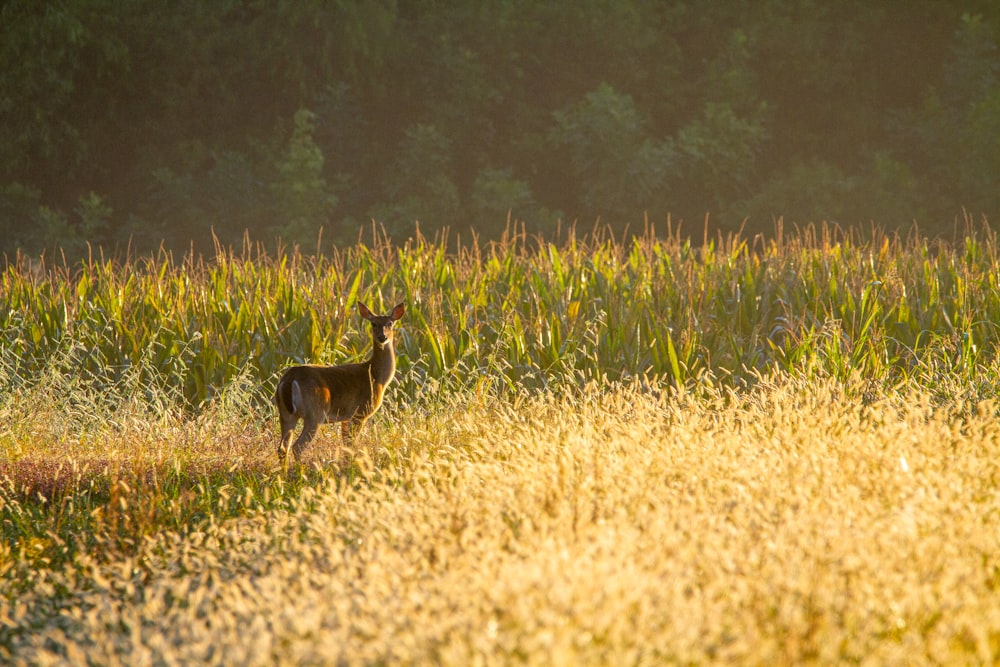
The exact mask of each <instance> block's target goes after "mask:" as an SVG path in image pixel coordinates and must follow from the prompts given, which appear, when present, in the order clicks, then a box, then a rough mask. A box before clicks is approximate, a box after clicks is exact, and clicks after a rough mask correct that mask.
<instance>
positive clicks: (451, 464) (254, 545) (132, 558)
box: [0, 376, 1000, 665]
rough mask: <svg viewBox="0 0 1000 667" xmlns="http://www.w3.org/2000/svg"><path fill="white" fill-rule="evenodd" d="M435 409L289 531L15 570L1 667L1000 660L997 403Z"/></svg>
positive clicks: (665, 402) (330, 476) (412, 419)
mask: <svg viewBox="0 0 1000 667" xmlns="http://www.w3.org/2000/svg"><path fill="white" fill-rule="evenodd" d="M955 389H956V390H957V389H958V388H957V387H955ZM852 395H853V396H855V398H852ZM424 407H425V408H426V409H420V408H419V407H414V408H409V409H403V410H401V411H398V412H396V413H395V414H394V418H393V420H392V421H391V422H390V421H388V420H386V421H379V422H377V423H376V424H374V425H373V428H372V429H371V431H370V432H368V433H367V437H366V438H364V441H363V443H361V444H360V445H359V446H360V449H359V450H358V451H357V452H355V453H354V454H353V456H352V458H351V463H350V464H346V465H347V467H344V465H345V464H338V465H335V466H333V467H330V466H329V465H326V464H324V463H323V458H324V455H323V454H322V453H318V452H314V463H317V465H318V467H317V468H314V470H315V471H316V472H315V476H314V477H313V478H312V480H311V482H310V483H309V484H308V485H306V486H303V487H301V488H300V489H299V490H298V492H297V493H296V494H291V495H288V496H286V500H285V502H283V503H281V504H280V505H274V506H271V507H264V506H260V505H257V506H248V507H246V508H245V510H244V511H242V512H239V513H237V514H238V515H234V514H233V513H231V512H226V511H219V510H216V509H209V508H206V511H209V512H211V513H212V514H213V517H212V518H211V520H208V521H203V522H201V523H199V524H197V526H196V527H193V528H192V529H190V530H181V529H178V528H177V527H161V529H160V530H156V531H150V532H148V533H146V534H144V535H143V536H142V541H141V543H140V544H139V545H138V546H137V548H136V549H135V550H134V551H131V552H121V551H117V552H115V553H113V554H111V555H102V554H100V552H96V553H95V552H94V551H91V552H84V551H81V552H77V553H76V554H75V555H74V556H73V557H72V558H70V559H67V560H65V561H64V562H62V563H61V564H60V565H59V566H58V567H46V566H44V564H39V563H37V562H35V563H28V564H26V563H25V562H24V561H16V562H15V563H14V564H13V565H11V564H10V561H9V560H8V561H7V565H6V567H7V569H8V571H7V574H6V578H5V580H4V581H5V582H6V583H5V584H4V586H5V587H6V588H7V589H8V591H10V590H11V589H16V590H17V594H16V595H14V596H13V597H11V596H9V595H8V596H0V623H3V624H4V625H3V628H4V629H3V630H0V641H2V643H0V651H7V652H9V654H8V657H11V656H13V657H15V658H16V659H18V660H23V661H25V662H34V661H45V660H46V659H47V658H46V657H45V656H49V657H50V658H56V657H57V656H61V657H59V659H60V660H62V659H68V660H69V661H71V662H72V661H77V660H79V661H82V660H83V657H82V656H87V659H88V660H90V661H92V662H96V663H109V662H114V661H115V660H122V661H125V662H128V663H140V662H148V661H151V662H179V663H206V662H207V663H219V664H223V663H224V664H272V663H281V664H301V663H311V664H316V663H321V664H322V663H325V664H330V663H341V662H345V663H363V664H371V663H387V662H388V663H400V662H402V663H411V662H415V663H428V662H438V663H444V664H456V665H458V664H462V665H465V664H474V663H475V662H477V661H484V662H486V663H501V664H507V663H527V664H637V663H638V664H644V663H655V664H662V663H663V662H667V663H672V662H678V663H717V662H732V661H736V662H740V663H753V664H762V663H767V664H777V663H782V664H788V663H801V662H817V663H821V664H840V663H843V662H872V663H877V664H922V663H947V664H954V663H955V662H959V663H962V662H978V663H989V662H991V661H992V660H993V659H994V658H995V657H996V656H997V655H998V653H1000V597H998V596H997V595H996V591H997V587H998V586H1000V496H998V494H997V490H996V489H997V483H998V481H1000V463H998V462H1000V426H998V424H997V422H996V419H995V412H996V408H995V404H994V403H992V402H985V403H982V402H976V401H974V400H968V399H959V400H956V401H954V402H952V403H950V404H948V405H944V406H938V405H936V404H935V400H934V399H933V398H932V397H931V396H930V395H928V394H927V393H926V392H924V391H922V390H921V389H919V388H918V387H907V388H905V389H903V390H902V391H900V392H899V393H895V394H892V395H889V396H878V397H872V396H868V397H867V398H864V392H863V391H862V390H861V388H860V387H859V388H856V389H855V390H853V391H852V390H850V388H848V390H845V388H844V387H843V386H842V385H841V384H840V383H839V382H837V381H835V380H832V379H831V380H827V381H817V380H810V381H806V380H802V379H793V378H789V377H786V376H777V377H770V378H763V379H761V381H760V382H758V383H757V386H756V388H755V389H753V390H750V391H747V392H745V393H733V392H730V391H728V390H720V389H715V390H705V389H703V390H702V391H700V392H698V393H697V395H696V394H692V393H681V394H676V393H674V392H672V391H669V390H668V391H661V392H651V391H650V390H649V388H648V387H643V386H641V385H634V386H633V385H628V386H615V387H600V386H597V385H589V386H587V387H584V388H581V389H580V390H579V391H577V392H575V393H574V394H572V395H570V394H563V395H556V394H553V393H548V392H545V393H542V394H539V395H535V396H527V395H525V396H523V397H522V398H520V399H519V400H517V401H515V402H514V403H513V404H511V403H505V402H499V401H494V400H485V401H482V400H476V399H475V398H473V397H469V396H464V397H463V396H459V395H454V396H453V397H452V398H450V399H448V400H445V401H440V402H438V403H437V404H436V405H435V406H424ZM217 447H218V445H214V444H212V443H211V442H206V448H208V449H213V450H215V451H218V450H217V449H216V448H217ZM199 492H202V493H203V492H204V491H200V490H199ZM220 496H221V494H220V493H219V492H218V490H216V492H215V493H214V495H213V500H212V503H211V505H210V507H212V508H214V507H216V506H217V504H220V503H221V498H220ZM6 501H7V502H10V499H9V498H7V499H6ZM15 502H17V501H15ZM221 504H222V505H224V503H221ZM11 568H12V569H11ZM15 572H16V574H17V576H16V577H15V576H12V574H13V573H15Z"/></svg>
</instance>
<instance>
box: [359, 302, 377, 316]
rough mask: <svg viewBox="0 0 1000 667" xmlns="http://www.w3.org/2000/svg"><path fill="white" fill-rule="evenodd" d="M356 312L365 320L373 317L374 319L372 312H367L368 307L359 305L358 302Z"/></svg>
mask: <svg viewBox="0 0 1000 667" xmlns="http://www.w3.org/2000/svg"><path fill="white" fill-rule="evenodd" d="M358 312H359V313H361V317H363V318H365V319H366V320H370V319H372V318H373V317H375V316H374V315H372V311H370V310H368V306H366V305H365V304H363V303H361V302H360V301H358Z"/></svg>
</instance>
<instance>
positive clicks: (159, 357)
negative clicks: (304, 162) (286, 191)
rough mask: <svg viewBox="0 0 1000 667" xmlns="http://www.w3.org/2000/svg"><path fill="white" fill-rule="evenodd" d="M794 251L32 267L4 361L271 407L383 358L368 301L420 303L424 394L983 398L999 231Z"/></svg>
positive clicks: (243, 258) (998, 314)
mask: <svg viewBox="0 0 1000 667" xmlns="http://www.w3.org/2000/svg"><path fill="white" fill-rule="evenodd" d="M777 233H778V235H779V237H780V240H774V241H765V240H764V239H763V238H761V237H755V238H753V239H744V238H742V237H740V236H739V235H729V236H727V237H721V236H720V237H719V238H717V239H706V243H705V245H703V246H702V247H695V246H693V245H692V244H691V242H690V240H688V239H686V238H685V237H682V236H681V235H680V234H679V233H678V232H677V231H670V232H668V234H666V235H663V236H658V235H656V234H655V233H654V232H653V231H652V230H651V229H650V230H649V231H648V232H647V233H646V234H645V235H642V236H637V237H632V238H631V239H629V240H627V241H616V240H614V239H613V237H611V236H610V235H608V234H607V233H606V232H602V231H597V232H596V233H595V234H594V235H591V236H589V237H586V238H583V239H578V238H577V237H576V235H575V232H574V231H570V233H569V234H568V236H567V237H566V238H565V239H564V240H563V241H562V242H560V243H555V242H552V241H545V240H542V239H540V238H531V237H528V236H526V235H523V234H520V233H516V230H514V229H512V230H510V232H509V235H508V237H507V240H506V241H505V242H503V243H502V244H501V243H495V242H494V243H488V244H481V243H480V242H479V241H477V240H473V241H470V242H465V243H462V244H458V245H457V247H454V245H453V244H450V243H449V242H448V239H447V237H444V236H439V237H438V239H437V240H433V241H432V240H429V239H426V238H424V237H422V236H419V235H418V236H417V237H416V238H415V239H411V240H409V241H407V242H406V243H405V244H403V245H399V246H397V245H393V244H392V243H391V242H389V241H387V240H385V239H382V240H379V239H376V242H375V243H374V244H373V245H371V246H369V245H366V244H364V243H358V244H356V245H355V246H352V247H348V248H343V249H336V248H334V249H333V250H332V252H331V253H330V254H318V255H313V256H308V255H303V254H300V252H299V251H298V250H295V249H292V250H291V251H288V252H286V251H279V253H278V254H277V256H275V257H273V258H272V257H270V256H268V255H267V254H266V253H265V251H264V250H263V248H262V247H261V246H253V245H252V244H251V243H250V242H249V240H247V241H246V243H245V245H244V249H243V251H242V252H241V253H236V252H234V251H232V250H226V249H224V248H223V247H222V246H219V248H218V249H217V254H216V257H215V259H214V260H205V259H198V258H195V257H194V256H188V257H187V258H186V259H184V260H183V261H175V260H174V259H173V257H172V256H171V255H170V254H168V253H166V252H161V253H160V254H159V255H157V256H155V257H152V256H151V257H146V258H135V259H132V260H128V261H127V262H126V263H124V264H122V263H119V262H115V261H113V260H110V259H106V258H103V257H100V256H99V255H91V257H90V259H88V260H86V261H84V262H80V263H77V264H71V265H65V264H61V263H59V262H57V261H52V260H49V261H47V262H39V261H37V260H29V258H27V257H22V258H21V259H20V260H19V261H18V262H16V263H12V264H10V265H8V266H7V268H6V270H5V271H4V273H3V274H2V282H0V318H2V321H0V325H2V326H0V332H2V334H0V355H2V357H3V358H4V359H5V360H9V361H8V362H7V363H9V364H11V365H12V366H13V367H14V368H15V369H16V371H17V372H16V373H14V374H12V375H11V376H9V378H8V381H10V382H14V381H15V378H19V379H17V380H16V381H17V382H24V383H28V384H31V383H32V382H33V380H32V378H36V377H38V376H39V374H41V373H43V372H44V370H45V369H46V368H47V367H48V366H49V365H51V364H52V363H53V360H54V359H61V360H63V361H62V362H61V363H64V364H66V365H67V367H68V368H71V369H72V373H73V374H74V375H76V376H78V377H80V378H82V379H83V380H85V381H86V382H88V383H90V384H92V385H93V386H105V385H115V384H116V383H119V382H121V381H122V378H125V377H128V376H129V375H130V374H132V373H138V375H139V377H140V378H141V380H142V381H143V382H149V383H152V384H153V385H154V386H162V387H169V388H170V391H171V392H174V393H175V394H176V395H178V396H180V397H183V399H184V403H185V405H186V406H187V407H188V408H190V409H201V408H204V407H206V406H207V405H209V404H210V403H211V401H213V400H216V399H217V398H218V396H219V393H220V392H221V391H222V390H223V388H224V387H226V386H228V385H229V384H230V383H231V382H232V380H233V379H234V378H236V377H240V376H241V375H242V374H244V373H247V374H249V377H251V378H252V379H253V381H254V382H255V383H259V384H260V386H261V387H262V394H261V395H260V396H258V398H257V400H258V401H259V402H260V403H264V402H267V401H269V396H270V391H272V389H273V383H274V381H275V378H276V376H277V374H278V373H279V372H280V371H281V370H282V369H283V368H284V367H285V366H286V365H288V364H289V363H296V362H298V363H301V362H304V361H320V362H323V361H327V360H331V359H336V360H339V361H342V360H358V359H361V358H363V356H364V355H365V354H367V345H368V341H367V338H366V337H365V336H364V335H363V331H361V330H360V328H359V327H358V323H357V322H356V319H357V318H356V314H355V312H354V303H355V302H356V301H357V300H358V299H359V298H362V297H363V298H365V299H367V300H370V302H371V305H373V306H375V304H378V303H383V304H389V305H391V304H393V303H396V302H397V301H406V302H407V303H409V304H411V308H410V309H409V310H408V312H407V320H406V321H405V322H404V323H403V325H404V326H403V330H402V333H401V334H400V336H399V341H398V352H399V356H400V358H399V367H400V384H401V391H403V392H406V393H413V392H417V391H420V390H421V389H425V388H427V387H430V386H438V385H439V383H442V382H443V383H445V385H446V386H451V387H468V386H470V385H475V384H477V383H481V382H484V381H485V379H486V378H489V382H490V383H496V384H497V385H498V386H500V387H505V388H507V389H508V390H510V391H517V389H518V388H519V387H525V386H527V387H540V386H548V385H550V383H551V382H552V381H553V378H560V377H565V376H567V375H570V376H575V377H578V378H579V379H580V381H584V380H601V379H602V378H610V379H624V378H629V377H652V376H661V377H667V378H670V379H671V380H672V381H673V382H674V383H675V384H676V385H677V386H682V385H684V384H686V383H687V382H689V381H692V380H693V379H696V378H699V377H702V376H704V375H706V374H709V375H712V376H714V377H716V378H717V379H718V380H719V381H722V382H724V383H726V384H730V385H733V386H740V385H741V384H743V383H746V382H751V381H752V378H753V377H755V376H756V374H757V373H759V372H763V371H768V370H777V369H780V370H783V371H787V372H801V373H806V374H811V373H820V374H825V375H832V376H834V377H839V378H842V379H846V378H848V377H850V376H851V375H852V374H854V373H856V372H861V373H862V374H863V375H864V376H865V377H866V378H869V379H871V380H872V381H875V382H884V383H890V384H891V383H893V382H896V381H898V380H899V379H900V378H906V377H910V376H912V375H914V374H916V375H920V374H922V373H926V372H930V369H932V368H937V367H938V366H940V365H942V364H943V365H944V367H946V368H949V369H951V370H952V371H954V372H957V373H960V374H962V376H963V377H966V379H967V380H968V381H969V382H972V383H975V382H977V381H978V380H977V370H976V369H977V368H978V364H979V363H980V362H982V361H988V360H990V359H993V358H995V357H996V355H997V345H998V340H1000V335H998V332H997V330H996V326H995V324H994V322H997V321H1000V300H998V296H997V295H998V294H1000V292H998V290H996V289H995V285H994V284H993V283H994V282H995V277H996V276H997V275H1000V244H998V239H997V237H996V234H995V233H994V232H992V231H991V230H990V228H989V227H988V226H986V225H985V224H984V226H983V227H982V229H977V228H976V227H974V226H973V225H972V224H971V223H969V226H968V227H967V231H966V238H965V241H964V242H963V243H962V244H960V245H957V246H951V245H948V244H944V243H943V242H937V243H931V242H929V241H927V240H926V239H923V238H921V237H918V236H913V237H912V238H909V239H904V238H902V237H899V236H887V235H885V234H884V233H883V232H881V231H879V230H878V229H877V228H876V229H874V230H873V231H872V235H871V237H870V238H868V239H863V238H861V237H860V236H859V235H857V234H856V233H845V232H842V231H841V230H839V229H837V228H831V227H826V226H821V227H815V226H809V227H806V228H803V229H802V230H801V231H800V232H799V233H796V234H792V233H788V234H787V236H786V235H785V232H784V230H783V229H782V228H780V227H779V229H778V231H777ZM450 248H453V249H450ZM375 307H376V308H378V306H375Z"/></svg>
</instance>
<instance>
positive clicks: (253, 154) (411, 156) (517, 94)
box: [0, 0, 1000, 254]
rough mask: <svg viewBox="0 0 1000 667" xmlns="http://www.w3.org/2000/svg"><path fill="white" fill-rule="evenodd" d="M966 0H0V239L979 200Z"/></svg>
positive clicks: (638, 217)
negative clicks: (472, 0)
mask: <svg viewBox="0 0 1000 667" xmlns="http://www.w3.org/2000/svg"><path fill="white" fill-rule="evenodd" d="M998 38H1000V8H998V6H997V5H996V3H994V2H992V1H990V0H967V1H965V2H947V3H942V2H939V1H938V0H913V1H912V2H907V3H898V2H891V1H888V0H887V1H884V2H874V3H873V2H870V1H869V0H842V1H837V2H828V1H823V0H791V1H789V0H759V1H749V0H716V1H714V2H651V1H646V0H616V1H607V0H555V1H552V2H538V1H529V0H485V1H483V2H475V3H468V2H457V1H456V2H433V1H429V0H395V1H393V0H357V1H355V0H328V1H324V2H320V1H315V2H301V1H297V0H218V1H216V2H211V3H203V2H200V1H199V0H173V1H167V0H132V1H130V2H121V0H52V1H50V2H44V3H38V2H34V1H33V0H6V1H5V2H3V3H2V4H0V252H5V253H8V254H10V253H13V252H16V251H17V250H21V251H24V252H31V253H36V252H39V251H42V250H44V249H48V248H53V247H54V245H55V244H56V243H57V242H58V243H59V244H60V245H61V246H62V247H63V248H64V249H65V251H66V252H68V253H71V254H72V253H80V252H83V251H84V250H85V248H86V244H87V243H91V244H100V245H103V246H123V245H125V244H129V245H131V247H133V248H136V249H148V248H155V247H158V246H160V245H165V246H166V247H167V248H171V249H178V250H186V249H188V248H189V247H192V246H193V247H195V248H197V249H208V248H210V247H211V246H210V244H211V243H212V236H213V234H214V236H215V237H216V238H217V239H218V240H220V241H221V242H223V243H224V244H238V243H240V240H241V239H242V238H243V235H244V232H245V231H247V230H249V233H250V234H251V236H252V237H253V238H256V239H271V238H276V237H281V238H282V239H284V240H285V241H286V242H288V243H301V244H305V245H307V246H309V245H313V244H315V242H316V238H317V235H318V230H319V229H320V228H323V230H324V232H323V233H324V237H323V238H324V240H325V241H326V242H329V241H333V242H340V241H343V242H347V241H351V240H354V239H356V238H357V236H358V230H359V228H366V227H368V226H369V225H370V224H371V221H372V220H374V221H376V222H377V223H378V224H379V225H381V226H383V227H384V229H385V230H386V231H387V233H388V234H390V235H406V234H409V233H411V232H412V230H413V226H414V222H415V221H419V223H420V225H421V229H422V230H424V231H429V230H435V229H439V228H444V227H447V228H449V229H451V230H453V231H454V232H458V233H467V232H469V231H473V232H475V233H477V234H479V235H481V236H482V237H484V238H493V237H496V236H497V235H499V234H500V233H501V232H502V231H503V230H504V228H505V227H506V225H507V224H508V221H509V220H518V221H523V222H524V223H525V224H526V225H527V226H528V228H529V229H533V230H537V231H541V232H545V231H549V230H552V229H554V227H555V225H556V224H558V222H559V221H562V223H563V224H568V223H570V222H573V221H579V222H580V223H581V224H584V225H587V226H589V225H592V224H593V223H594V222H595V221H597V220H600V221H601V222H603V223H605V224H608V225H611V226H612V227H613V228H616V229H623V228H625V227H626V226H631V227H632V228H636V227H641V226H642V224H643V220H644V219H645V218H646V217H648V219H650V220H652V221H654V222H656V221H662V220H665V219H666V217H667V216H668V215H670V216H671V217H672V219H673V220H674V221H679V220H683V221H685V224H687V225H689V227H690V228H691V229H697V230H699V231H700V230H701V227H702V221H703V219H704V218H705V216H706V214H708V215H710V216H711V218H710V219H711V220H712V222H713V225H717V226H718V227H719V228H720V229H736V228H740V227H742V228H743V229H744V230H746V231H751V232H755V231H765V232H766V231H769V230H771V229H772V228H773V224H774V220H775V219H776V218H777V217H778V216H782V217H783V218H784V220H785V221H786V224H787V223H789V222H790V223H806V222H810V221H819V220H828V221H833V222H837V223H839V224H842V225H845V226H847V225H854V224H858V223H862V224H867V223H870V222H875V223H877V224H880V225H883V226H886V227H900V226H902V227H908V226H910V225H912V224H913V223H917V224H918V225H919V227H920V229H921V230H922V231H923V232H925V233H928V234H936V233H943V232H947V231H949V230H951V229H952V225H953V222H954V220H955V219H956V216H960V215H961V214H962V211H963V210H964V211H966V212H967V214H971V215H972V216H974V217H978V216H979V215H986V216H990V215H993V216H994V217H995V216H996V213H997V212H998V210H1000V52H998V49H997V43H998Z"/></svg>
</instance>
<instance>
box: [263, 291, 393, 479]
mask: <svg viewBox="0 0 1000 667" xmlns="http://www.w3.org/2000/svg"><path fill="white" fill-rule="evenodd" d="M358 311H359V312H360V313H361V316H362V317H363V318H365V319H366V320H368V321H369V322H370V323H371V325H372V356H371V358H370V359H368V361H365V362H362V363H358V364H341V365H339V366H319V365H306V366H292V367H291V368H289V369H288V370H286V371H285V373H284V375H282V376H281V379H280V380H279V381H278V388H277V390H276V391H275V393H274V402H275V403H276V404H277V406H278V420H279V421H280V423H281V442H280V444H279V445H278V454H279V456H281V458H282V459H284V458H285V457H286V456H287V455H288V448H289V446H290V445H291V449H292V454H294V455H295V459H296V460H298V459H299V458H300V457H301V456H302V451H303V450H304V449H305V447H306V445H308V444H309V441H311V440H312V439H313V437H314V436H315V435H316V431H317V430H318V429H319V426H320V424H323V423H326V422H341V426H340V429H341V434H342V437H343V439H344V441H345V442H349V441H350V439H351V437H352V435H353V434H354V433H357V431H358V430H360V428H361V427H362V426H363V425H364V423H365V422H366V421H367V420H368V418H369V417H371V416H372V415H373V414H374V413H375V411H376V410H378V408H379V406H380V405H382V397H383V396H384V394H385V388H386V387H387V386H388V385H389V383H390V382H391V381H392V378H393V375H395V373H396V352H395V349H394V348H393V343H392V339H393V331H392V326H393V324H394V323H395V322H396V321H397V320H399V319H400V318H401V317H402V316H403V304H399V305H398V306H396V307H395V308H394V309H393V310H392V313H390V314H389V315H381V316H379V315H373V314H372V312H371V311H370V310H369V309H368V308H367V307H366V306H365V305H364V304H363V303H358ZM300 419H301V420H302V421H303V426H302V432H301V433H300V434H299V437H298V438H296V439H295V444H294V445H292V444H291V443H292V436H293V435H294V434H295V426H296V424H298V422H299V420H300Z"/></svg>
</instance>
